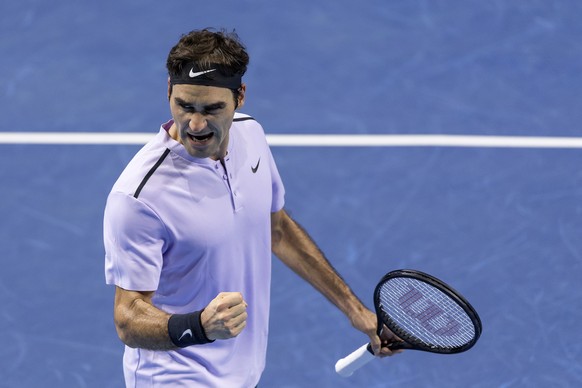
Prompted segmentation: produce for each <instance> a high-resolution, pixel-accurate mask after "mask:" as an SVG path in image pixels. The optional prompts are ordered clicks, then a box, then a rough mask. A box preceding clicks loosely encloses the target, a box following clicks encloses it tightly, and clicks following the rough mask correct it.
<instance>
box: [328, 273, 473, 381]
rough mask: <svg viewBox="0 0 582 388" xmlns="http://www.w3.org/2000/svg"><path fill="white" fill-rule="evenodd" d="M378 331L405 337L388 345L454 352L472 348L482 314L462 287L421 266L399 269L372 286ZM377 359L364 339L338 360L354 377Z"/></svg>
mask: <svg viewBox="0 0 582 388" xmlns="http://www.w3.org/2000/svg"><path fill="white" fill-rule="evenodd" d="M374 307H375V308H376V315H377V316H378V335H380V333H381V331H382V327H383V326H384V325H386V327H388V328H389V329H390V330H392V332H393V333H394V334H396V335H397V336H398V337H400V338H401V339H402V340H403V341H404V342H397V343H394V344H390V345H389V348H390V349H392V350H397V349H414V350H422V351H425V352H432V353H442V354H452V353H460V352H464V351H466V350H469V349H470V348H471V347H472V346H473V345H475V343H476V342H477V340H478V339H479V336H480V335H481V319H480V318H479V315H477V312H476V311H475V309H474V308H473V307H472V306H471V305H470V304H469V302H467V300H465V298H463V297H462V296H461V295H460V294H459V293H458V292H456V291H455V290H453V289H452V288H451V287H449V286H448V285H447V284H445V283H444V282H442V281H441V280H438V279H436V278H435V277H433V276H430V275H427V274H425V273H422V272H420V271H414V270H398V271H392V272H389V273H387V274H386V275H384V277H383V278H382V280H380V283H378V285H377V286H376V290H375V291H374ZM374 358H375V356H374V354H373V352H372V348H371V347H370V344H366V345H364V346H362V347H360V348H359V349H357V350H355V351H354V352H352V353H351V354H350V355H348V356H346V357H345V358H342V359H341V360H339V361H338V362H337V363H336V364H335V370H336V372H337V373H338V374H340V375H341V376H344V377H347V376H351V375H352V373H354V371H355V370H356V369H358V368H360V367H361V366H363V365H365V364H367V363H368V362H370V361H371V360H373V359H374Z"/></svg>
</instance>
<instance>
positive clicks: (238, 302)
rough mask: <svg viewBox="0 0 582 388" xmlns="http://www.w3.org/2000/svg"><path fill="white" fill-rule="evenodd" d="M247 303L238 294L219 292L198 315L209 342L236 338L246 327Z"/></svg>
mask: <svg viewBox="0 0 582 388" xmlns="http://www.w3.org/2000/svg"><path fill="white" fill-rule="evenodd" d="M247 317H248V314H247V303H246V302H245V301H244V299H243V296H242V294H241V293H240V292H221V293H220V294H218V296H216V298H214V299H213V300H212V301H211V302H210V303H209V304H208V306H206V308H205V309H204V311H203V312H202V314H201V315H200V322H201V323H202V327H203V328H204V332H205V333H206V337H208V339H209V340H216V339H228V338H233V337H236V336H237V335H239V334H240V332H241V331H242V330H243V329H244V328H245V326H246V325H247Z"/></svg>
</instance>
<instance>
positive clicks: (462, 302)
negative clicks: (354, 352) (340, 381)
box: [370, 269, 482, 354]
mask: <svg viewBox="0 0 582 388" xmlns="http://www.w3.org/2000/svg"><path fill="white" fill-rule="evenodd" d="M394 278H411V279H415V280H419V281H421V282H423V283H426V284H428V285H430V286H432V287H435V288H436V289H438V290H439V291H441V292H442V293H444V294H445V295H446V296H448V297H450V298H451V299H452V300H453V301H455V302H456V303H457V304H458V305H459V307H461V308H462V309H463V310H464V311H465V313H467V315H468V316H469V318H470V319H471V322H472V323H473V326H474V328H475V335H474V336H473V339H472V340H471V341H469V342H468V343H466V344H463V345H461V346H456V347H452V348H443V347H439V346H430V345H428V346H427V345H422V344H421V345H416V344H413V343H410V342H407V341H406V338H407V337H408V338H410V337H411V336H410V335H409V334H408V333H406V332H405V331H403V330H401V329H400V327H399V326H398V325H397V324H396V323H395V322H394V321H393V320H392V318H390V316H389V315H388V314H386V313H385V312H384V311H383V310H382V307H381V301H380V290H381V289H382V286H383V285H384V283H386V282H387V281H389V280H390V279H394ZM374 307H375V309H376V316H377V318H378V335H380V333H381V331H382V328H383V326H384V325H385V326H386V327H388V329H390V330H391V331H392V332H393V333H394V334H396V335H397V336H398V337H400V338H402V339H403V340H404V341H405V342H397V343H394V344H390V345H389V346H388V347H389V348H390V349H391V350H398V349H415V350H422V351H425V352H431V353H439V354H454V353H461V352H464V351H466V350H469V349H470V348H472V347H473V345H475V343H476V342H477V340H478V339H479V337H480V336H481V331H482V325H481V318H479V315H478V314H477V311H475V309H474V308H473V306H471V304H470V303H469V302H468V301H467V300H466V299H465V298H464V297H463V296H462V295H461V294H459V293H458V292H457V291H456V290H455V289H453V288H452V287H451V286H449V285H448V284H446V283H445V282H443V281H442V280H440V279H437V278H435V277H434V276H431V275H429V274H427V273H424V272H421V271H418V270H412V269H400V270H395V271H391V272H388V273H387V274H386V275H384V276H383V277H382V279H381V280H380V282H378V285H377V286H376V289H375V290H374ZM370 351H371V349H370Z"/></svg>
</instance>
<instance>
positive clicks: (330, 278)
mask: <svg viewBox="0 0 582 388" xmlns="http://www.w3.org/2000/svg"><path fill="white" fill-rule="evenodd" d="M271 230H272V250H273V253H274V254H275V255H276V256H277V257H278V258H279V259H281V261H282V262H284V263H285V264H286V265H287V266H288V267H289V268H291V269H292V270H293V271H294V272H295V273H297V274H298V275H299V276H301V277H302V278H303V279H305V280H306V281H307V282H309V283H310V284H311V285H313V287H315V289H317V290H318V291H319V292H320V293H321V294H322V295H324V296H325V297H326V298H327V299H328V300H329V301H330V302H332V303H333V304H334V305H335V306H337V308H339V309H340V311H342V312H343V313H344V314H345V315H346V316H347V317H348V319H349V320H350V322H351V324H352V326H353V327H355V328H356V329H358V330H360V331H362V332H363V333H365V334H366V335H368V336H369V337H370V343H371V344H372V349H373V350H374V353H375V354H377V355H382V356H383V355H391V354H392V352H391V351H390V350H389V349H388V347H387V346H382V345H386V344H387V343H389V342H392V340H394V339H395V336H394V335H393V334H392V333H391V332H390V331H389V330H387V329H386V330H385V331H384V333H383V335H382V340H381V339H380V338H379V337H378V336H377V335H376V326H377V319H376V314H374V313H373V312H372V311H370V310H369V309H367V308H366V307H365V306H364V305H363V304H362V302H361V301H360V300H359V299H358V298H357V297H356V296H355V295H354V293H353V292H352V290H351V289H350V288H349V287H348V285H347V284H346V283H345V282H344V281H343V279H342V278H341V277H340V275H339V274H338V273H337V272H336V271H335V269H334V268H333V267H332V265H331V264H330V263H329V261H328V260H327V259H326V258H325V256H324V255H323V253H322V252H321V251H320V250H319V248H318V247H317V246H316V244H315V243H314V242H313V240H312V239H311V238H310V237H309V235H308V234H307V233H306V232H305V231H304V230H303V229H302V228H301V227H300V226H299V225H298V224H297V223H296V222H295V221H294V220H293V219H292V218H291V217H290V216H289V215H288V214H287V212H286V211H285V210H280V211H278V212H276V213H272V215H271Z"/></svg>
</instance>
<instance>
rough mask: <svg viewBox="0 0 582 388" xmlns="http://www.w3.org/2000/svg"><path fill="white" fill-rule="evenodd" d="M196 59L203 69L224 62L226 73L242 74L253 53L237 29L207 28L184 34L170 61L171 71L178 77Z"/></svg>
mask: <svg viewBox="0 0 582 388" xmlns="http://www.w3.org/2000/svg"><path fill="white" fill-rule="evenodd" d="M192 62H194V63H196V64H197V65H198V67H199V68H200V69H209V68H210V66H211V64H214V65H220V70H221V72H223V73H224V74H225V75H233V74H240V75H241V76H242V75H243V74H244V73H245V72H246V71H247V66H248V64H249V55H248V53H247V50H246V48H245V46H244V45H243V44H242V42H241V41H240V38H239V37H238V35H237V34H236V32H234V31H232V32H229V31H226V30H224V29H223V30H218V31H214V30H213V29H209V28H205V29H202V30H194V31H190V32H189V33H188V34H185V35H182V37H181V38H180V40H179V41H178V43H177V44H176V45H175V46H174V47H172V49H171V50H170V53H169V55H168V59H167V61H166V68H167V69H168V74H169V75H170V76H177V75H179V74H181V73H182V71H183V69H184V67H185V66H188V64H191V63H192Z"/></svg>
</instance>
